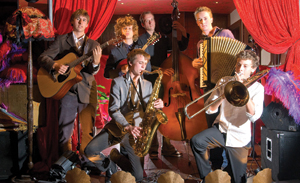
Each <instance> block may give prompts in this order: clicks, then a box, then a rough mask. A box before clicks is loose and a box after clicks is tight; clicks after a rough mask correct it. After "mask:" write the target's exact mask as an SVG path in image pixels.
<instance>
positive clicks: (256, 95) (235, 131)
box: [204, 76, 264, 147]
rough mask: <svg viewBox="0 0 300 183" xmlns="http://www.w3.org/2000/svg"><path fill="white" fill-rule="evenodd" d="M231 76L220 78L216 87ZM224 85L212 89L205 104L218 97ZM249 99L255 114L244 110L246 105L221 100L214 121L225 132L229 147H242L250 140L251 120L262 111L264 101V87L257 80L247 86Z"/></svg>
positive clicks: (208, 112)
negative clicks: (236, 104)
mask: <svg viewBox="0 0 300 183" xmlns="http://www.w3.org/2000/svg"><path fill="white" fill-rule="evenodd" d="M232 78H233V77H232V76H226V77H223V78H221V79H220V80H219V81H218V83H217V85H216V87H218V86H220V85H222V84H223V83H227V82H228V81H229V80H231V79H232ZM225 85H226V84H225ZM225 85H222V86H221V87H219V88H218V89H217V90H215V91H213V92H212V94H211V95H210V97H209V98H208V100H207V101H206V102H205V105H204V106H206V105H208V104H209V103H211V102H212V101H213V100H215V99H216V98H218V97H219V96H221V95H222V94H223V93H224V88H225ZM248 92H249V99H252V101H253V102H254V104H255V110H254V111H255V114H254V115H251V114H249V113H248V112H246V106H242V107H235V106H233V105H231V104H230V103H229V102H228V101H227V100H226V99H224V100H223V102H222V104H221V106H220V114H219V115H218V117H217V118H216V120H215V121H214V124H215V123H219V130H220V131H221V132H222V133H227V137H226V146H229V147H243V146H246V145H247V144H248V143H249V142H250V140H251V125H250V124H251V122H253V123H254V122H255V121H256V120H257V119H259V118H260V116H261V114H262V112H263V101H264V87H263V86H262V84H260V83H259V82H255V83H254V84H253V85H251V86H250V87H248ZM217 111H218V109H217V110H216V111H210V110H209V109H208V110H207V111H206V113H207V114H212V113H216V112H217Z"/></svg>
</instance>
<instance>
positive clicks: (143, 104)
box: [130, 77, 146, 112]
mask: <svg viewBox="0 0 300 183" xmlns="http://www.w3.org/2000/svg"><path fill="white" fill-rule="evenodd" d="M130 81H131V85H132V86H133V88H134V90H135V92H136V94H137V95H138V97H139V99H140V101H141V104H142V107H143V111H144V112H145V111H146V105H145V102H144V100H143V97H142V95H143V94H142V86H141V82H140V79H139V81H138V82H139V84H138V85H139V92H138V91H137V88H136V87H135V85H134V83H133V80H132V78H131V77H130ZM130 101H131V102H132V105H133V106H134V104H133V102H134V101H132V100H130Z"/></svg>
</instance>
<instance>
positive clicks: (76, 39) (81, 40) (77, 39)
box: [72, 32, 85, 50]
mask: <svg viewBox="0 0 300 183" xmlns="http://www.w3.org/2000/svg"><path fill="white" fill-rule="evenodd" d="M72 33H73V38H74V41H75V44H76V46H77V48H78V50H79V49H80V48H81V46H82V44H83V42H84V38H85V34H83V36H81V37H80V38H77V37H76V36H75V34H74V32H72ZM78 42H79V43H80V44H78Z"/></svg>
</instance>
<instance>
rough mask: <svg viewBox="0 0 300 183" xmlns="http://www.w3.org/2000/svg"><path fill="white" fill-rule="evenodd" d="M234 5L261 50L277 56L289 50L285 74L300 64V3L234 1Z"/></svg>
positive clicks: (295, 1) (274, 0) (275, 0)
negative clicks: (294, 65)
mask: <svg viewBox="0 0 300 183" xmlns="http://www.w3.org/2000/svg"><path fill="white" fill-rule="evenodd" d="M234 3H235V6H236V9H237V11H238V13H239V15H240V17H241V19H242V21H243V23H244V24H245V26H246V28H247V30H248V31H249V33H250V34H251V35H252V37H253V38H254V40H255V42H256V43H258V44H259V46H261V47H262V48H263V49H265V50H266V51H268V52H270V53H274V54H280V53H284V52H286V51H287V50H288V54H287V57H286V61H285V65H284V66H283V70H284V71H288V70H292V69H293V64H296V65H297V64H298V65H299V64H300V55H299V54H298V53H299V51H300V46H299V45H300V42H299V41H298V39H299V38H300V34H299V29H300V23H299V1H298V0H263V1H262V0H242V1H241V0H234Z"/></svg>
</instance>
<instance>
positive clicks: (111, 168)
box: [105, 161, 118, 183]
mask: <svg viewBox="0 0 300 183" xmlns="http://www.w3.org/2000/svg"><path fill="white" fill-rule="evenodd" d="M117 171H118V168H117V165H116V164H115V163H114V162H112V161H111V162H110V165H109V168H108V169H107V170H106V175H105V176H106V180H105V183H110V178H111V176H112V175H113V174H114V173H116V172H117Z"/></svg>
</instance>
